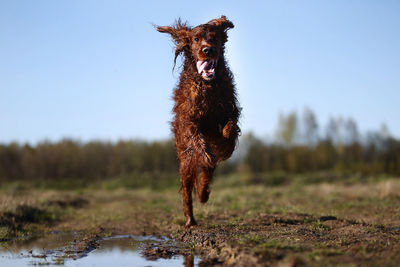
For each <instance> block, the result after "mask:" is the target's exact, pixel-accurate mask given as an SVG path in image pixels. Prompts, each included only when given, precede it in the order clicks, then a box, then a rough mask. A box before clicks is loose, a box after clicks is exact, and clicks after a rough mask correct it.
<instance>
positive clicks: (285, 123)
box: [276, 111, 298, 146]
mask: <svg viewBox="0 0 400 267" xmlns="http://www.w3.org/2000/svg"><path fill="white" fill-rule="evenodd" d="M276 137H277V139H278V140H279V142H281V143H283V144H284V145H287V146H292V145H293V144H294V143H295V141H296V138H297V137H298V119H297V113H296V112H295V111H293V112H291V113H289V114H288V115H287V116H285V115H284V114H283V113H281V114H279V119H278V129H277V131H276Z"/></svg>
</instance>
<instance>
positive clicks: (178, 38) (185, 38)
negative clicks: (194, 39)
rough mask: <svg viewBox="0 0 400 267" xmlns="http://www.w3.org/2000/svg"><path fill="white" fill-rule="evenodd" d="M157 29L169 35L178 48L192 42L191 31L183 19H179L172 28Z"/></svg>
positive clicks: (158, 27)
mask: <svg viewBox="0 0 400 267" xmlns="http://www.w3.org/2000/svg"><path fill="white" fill-rule="evenodd" d="M156 29H157V31H159V32H162V33H169V34H170V35H171V37H172V39H173V40H174V42H175V44H176V45H177V46H184V45H186V44H188V43H189V41H190V36H189V32H190V30H191V29H190V28H189V27H188V26H186V23H182V21H181V19H178V20H177V21H176V22H175V24H174V25H173V26H172V27H171V26H157V27H156Z"/></svg>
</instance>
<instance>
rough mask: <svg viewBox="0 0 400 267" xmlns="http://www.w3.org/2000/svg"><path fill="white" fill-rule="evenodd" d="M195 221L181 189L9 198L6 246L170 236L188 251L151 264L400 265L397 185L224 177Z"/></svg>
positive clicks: (84, 245) (161, 249)
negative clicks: (181, 259) (19, 241)
mask: <svg viewBox="0 0 400 267" xmlns="http://www.w3.org/2000/svg"><path fill="white" fill-rule="evenodd" d="M195 216H196V219H197V222H198V224H199V225H198V226H196V227H192V228H190V229H185V228H184V227H183V224H184V218H183V214H182V211H181V199H180V194H179V193H178V188H170V189H165V190H150V189H143V188H142V189H136V190H135V189H130V190H128V189H113V190H107V189H102V188H92V189H79V190H69V191H60V190H49V189H46V190H43V189H42V190H39V189H35V190H33V189H31V190H20V189H18V190H11V189H7V190H4V191H3V192H2V194H1V196H0V239H1V240H2V243H6V242H9V241H10V240H12V239H13V238H15V237H18V238H21V237H25V238H32V237H34V236H39V235H45V234H47V233H50V232H54V231H64V232H68V231H75V232H81V233H85V234H84V235H82V239H81V240H79V241H78V242H76V250H77V251H79V252H82V251H85V250H88V249H93V248H94V247H95V246H96V240H98V239H99V238H101V237H104V236H110V235H153V236H164V237H168V238H172V239H174V240H177V241H180V244H183V245H181V246H169V245H168V244H167V245H165V246H158V247H157V248H156V249H154V248H151V247H149V248H148V249H146V250H145V252H144V254H145V256H146V257H153V258H154V257H155V258H157V257H164V256H166V257H167V256H169V255H172V254H175V253H178V254H183V255H188V256H190V255H191V254H192V253H196V254H198V255H200V256H201V259H202V260H201V262H200V263H199V265H200V266H211V265H212V266H215V265H221V266H231V265H232V266H338V265H340V266H399V265H400V253H399V252H400V179H398V178H397V179H396V178H385V179H376V180H368V181H357V182H352V183H345V182H335V181H333V182H322V183H317V184H313V183H305V184H303V183H295V182H291V183H283V184H279V185H271V184H264V183H262V182H259V183H254V182H253V183H248V180H246V179H244V178H243V177H241V176H240V175H232V176H227V177H217V179H216V180H215V181H214V183H213V189H212V193H211V196H210V200H209V202H208V203H207V204H205V205H201V204H199V203H198V202H196V203H195ZM185 264H186V265H188V266H190V265H191V264H190V257H189V258H188V260H187V262H185Z"/></svg>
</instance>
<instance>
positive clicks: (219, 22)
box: [207, 16, 235, 31]
mask: <svg viewBox="0 0 400 267" xmlns="http://www.w3.org/2000/svg"><path fill="white" fill-rule="evenodd" d="M207 24H211V25H214V26H217V27H221V29H222V30H223V31H226V30H229V29H232V28H234V27H235V25H233V23H232V22H231V21H230V20H227V19H226V17H225V16H221V17H220V18H218V19H213V20H210V21H209V22H208V23H207Z"/></svg>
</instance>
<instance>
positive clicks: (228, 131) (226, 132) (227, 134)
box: [222, 121, 234, 138]
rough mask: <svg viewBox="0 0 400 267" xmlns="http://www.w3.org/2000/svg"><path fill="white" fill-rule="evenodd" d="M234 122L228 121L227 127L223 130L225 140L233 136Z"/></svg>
mask: <svg viewBox="0 0 400 267" xmlns="http://www.w3.org/2000/svg"><path fill="white" fill-rule="evenodd" d="M233 127H234V126H233V122H232V121H228V122H227V123H226V125H225V126H224V128H223V129H222V135H223V136H224V137H225V138H229V137H230V136H231V133H232V130H233Z"/></svg>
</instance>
